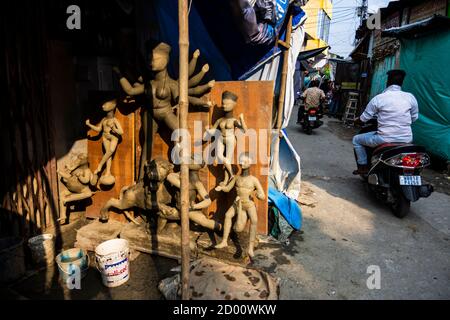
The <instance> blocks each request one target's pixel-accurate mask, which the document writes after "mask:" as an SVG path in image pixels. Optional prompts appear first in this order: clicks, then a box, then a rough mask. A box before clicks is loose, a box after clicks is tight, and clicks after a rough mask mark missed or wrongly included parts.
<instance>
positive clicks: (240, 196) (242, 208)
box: [216, 153, 265, 257]
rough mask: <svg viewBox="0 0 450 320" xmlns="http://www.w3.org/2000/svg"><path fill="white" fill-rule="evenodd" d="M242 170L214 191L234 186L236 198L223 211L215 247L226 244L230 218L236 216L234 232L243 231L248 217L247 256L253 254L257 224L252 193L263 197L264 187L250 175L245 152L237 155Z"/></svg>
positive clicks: (250, 161)
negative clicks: (223, 220) (220, 232)
mask: <svg viewBox="0 0 450 320" xmlns="http://www.w3.org/2000/svg"><path fill="white" fill-rule="evenodd" d="M239 163H240V164H241V169H242V172H241V174H240V175H237V176H235V177H234V178H233V179H232V180H231V181H230V183H229V184H228V185H226V186H218V187H217V188H216V191H223V192H230V191H231V190H232V189H233V188H236V194H237V196H236V199H235V201H234V203H233V205H232V206H231V207H230V208H229V209H228V211H227V212H226V213H225V222H224V226H223V238H222V242H221V243H219V244H218V245H217V246H216V248H224V247H226V246H228V236H229V235H230V231H231V225H232V220H233V218H234V217H235V216H236V222H235V224H234V231H235V232H242V231H244V228H245V226H246V225H247V220H248V218H250V238H249V244H248V250H247V253H248V255H249V257H253V256H254V248H255V242H256V227H257V224H258V215H257V212H256V205H255V202H253V199H252V195H253V192H255V191H256V197H257V198H258V199H259V200H264V199H265V194H264V189H263V188H262V186H261V183H260V182H259V180H258V179H257V178H256V177H254V176H252V175H250V166H251V163H252V159H251V157H250V156H249V155H248V154H247V153H243V154H242V155H241V156H240V157H239Z"/></svg>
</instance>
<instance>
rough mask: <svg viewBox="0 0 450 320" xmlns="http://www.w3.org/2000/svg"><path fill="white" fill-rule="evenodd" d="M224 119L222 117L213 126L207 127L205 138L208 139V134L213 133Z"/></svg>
mask: <svg viewBox="0 0 450 320" xmlns="http://www.w3.org/2000/svg"><path fill="white" fill-rule="evenodd" d="M221 120H222V118H220V119H219V120H217V121H216V123H214V125H213V127H212V128H206V129H205V134H204V136H203V140H204V141H207V140H208V139H207V136H208V135H213V134H214V132H215V131H216V130H217V128H218V127H219V124H220V121H221Z"/></svg>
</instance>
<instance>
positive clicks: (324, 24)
mask: <svg viewBox="0 0 450 320" xmlns="http://www.w3.org/2000/svg"><path fill="white" fill-rule="evenodd" d="M330 24H331V19H330V17H329V16H328V15H327V13H326V12H325V11H324V10H323V9H320V10H319V16H318V22H317V35H318V37H319V39H322V40H323V41H325V42H328V38H329V36H330Z"/></svg>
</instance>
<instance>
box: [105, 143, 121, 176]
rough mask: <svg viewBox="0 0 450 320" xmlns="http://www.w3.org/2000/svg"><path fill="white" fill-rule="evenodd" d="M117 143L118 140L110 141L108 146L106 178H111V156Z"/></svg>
mask: <svg viewBox="0 0 450 320" xmlns="http://www.w3.org/2000/svg"><path fill="white" fill-rule="evenodd" d="M118 143H119V141H118V139H112V140H111V142H110V144H109V154H110V156H109V158H108V160H106V172H105V175H106V176H111V164H112V156H113V154H114V152H116V149H117V144H118Z"/></svg>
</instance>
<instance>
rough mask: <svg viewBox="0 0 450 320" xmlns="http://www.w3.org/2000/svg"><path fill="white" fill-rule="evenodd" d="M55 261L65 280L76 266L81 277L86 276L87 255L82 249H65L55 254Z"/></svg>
mask: <svg viewBox="0 0 450 320" xmlns="http://www.w3.org/2000/svg"><path fill="white" fill-rule="evenodd" d="M55 261H56V264H57V265H58V269H59V275H60V277H61V279H62V280H63V281H66V280H67V279H68V277H69V276H71V275H72V274H73V273H74V272H75V269H76V268H78V270H79V271H80V275H81V279H83V278H84V277H85V276H86V274H87V272H88V270H89V255H88V254H87V253H86V251H84V250H83V249H79V248H74V249H69V250H65V251H63V252H61V253H60V254H58V255H57V256H56V259H55Z"/></svg>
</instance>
